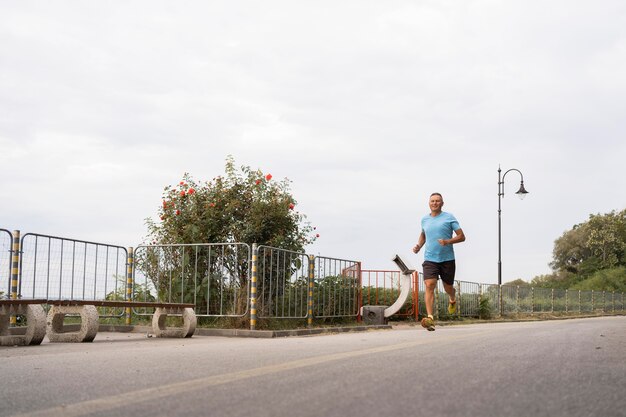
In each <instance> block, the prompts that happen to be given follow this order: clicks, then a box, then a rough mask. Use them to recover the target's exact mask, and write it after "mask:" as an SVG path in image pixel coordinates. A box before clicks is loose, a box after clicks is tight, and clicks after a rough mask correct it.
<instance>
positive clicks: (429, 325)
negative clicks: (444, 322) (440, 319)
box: [422, 317, 435, 332]
mask: <svg viewBox="0 0 626 417" xmlns="http://www.w3.org/2000/svg"><path fill="white" fill-rule="evenodd" d="M422 327H423V328H425V329H426V330H428V331H429V332H432V331H434V330H435V321H434V320H433V319H431V318H430V317H424V318H423V319H422Z"/></svg>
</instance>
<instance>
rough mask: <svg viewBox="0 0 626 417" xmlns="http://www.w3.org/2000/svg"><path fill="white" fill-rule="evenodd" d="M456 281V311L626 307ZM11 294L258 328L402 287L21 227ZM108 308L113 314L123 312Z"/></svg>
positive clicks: (274, 257)
mask: <svg viewBox="0 0 626 417" xmlns="http://www.w3.org/2000/svg"><path fill="white" fill-rule="evenodd" d="M14 246H15V248H17V249H14ZM253 251H256V253H255V254H254V253H252V252H253ZM129 254H130V257H129ZM253 257H254V259H256V272H255V273H256V275H255V278H256V280H255V281H254V291H255V292H254V294H252V287H251V282H252V281H253V280H252V278H253V265H252V260H253ZM18 260H19V262H18ZM18 263H19V274H18V272H17V269H18V268H17V266H18ZM13 264H15V268H14V267H13ZM12 275H15V277H12ZM12 278H15V279H12ZM13 286H15V288H14V289H13V288H12V287H13ZM412 286H413V288H412V291H411V294H412V297H409V299H407V301H406V303H405V305H404V306H403V308H402V309H401V310H400V311H399V313H397V314H396V316H405V317H409V316H415V318H416V319H417V318H418V316H419V315H422V316H423V315H425V314H426V311H425V305H424V303H423V302H420V300H423V299H424V290H425V288H424V283H423V279H419V274H417V273H415V274H414V277H413V280H412ZM455 287H456V291H457V299H458V304H457V306H458V308H457V311H456V313H455V316H458V317H484V318H488V317H493V316H507V315H515V314H551V313H563V314H569V313H572V314H575V313H579V314H583V313H609V312H624V311H625V310H626V308H625V307H626V306H625V298H626V297H624V293H615V292H607V291H572V290H560V289H548V288H534V287H529V286H508V285H502V286H498V285H490V284H479V283H474V282H466V281H457V282H456V283H455ZM13 290H15V292H16V296H17V297H19V298H22V297H23V298H45V299H67V300H88V299H90V300H135V301H162V302H176V303H192V304H194V305H195V310H196V314H197V315H198V316H205V317H246V316H248V315H249V316H250V322H251V328H254V327H253V324H252V323H254V324H256V318H257V317H258V318H273V319H304V318H307V319H308V323H309V324H311V323H312V319H313V318H314V317H316V318H322V319H325V318H344V317H358V316H359V312H360V307H361V306H362V305H364V304H365V305H368V304H369V305H391V304H393V303H394V302H395V300H396V299H397V298H398V296H399V294H400V290H401V289H400V272H399V271H372V270H365V271H363V270H362V269H361V264H360V262H358V261H353V260H346V259H340V258H331V257H324V256H317V257H315V256H312V255H307V254H305V253H298V252H292V251H288V250H284V249H279V248H273V247H269V246H259V247H256V245H254V246H253V248H252V249H251V248H250V246H248V245H247V244H244V243H210V244H180V245H150V246H139V247H137V249H136V251H134V252H133V251H132V248H130V250H127V249H126V248H124V247H121V246H115V245H109V244H104V243H96V242H88V241H83V240H77V239H68V238H62V237H56V236H48V235H41V234H35V233H28V234H25V235H23V236H22V237H21V240H20V235H19V231H16V232H15V233H14V234H12V233H11V232H9V231H8V230H5V229H0V292H1V294H0V297H3V298H8V297H9V296H10V293H11V292H12V291H13ZM252 300H254V311H252V309H251V303H252ZM447 307H448V297H447V296H446V294H445V292H444V290H443V285H442V283H441V282H438V285H437V288H436V291H435V314H436V315H437V316H438V317H439V318H446V317H448V316H449V314H448V312H447ZM109 311H110V314H108V315H110V316H121V315H122V314H123V312H124V310H123V309H121V308H118V309H116V310H109ZM145 312H146V310H145V309H143V310H141V311H135V313H136V314H143V313H145ZM128 314H130V313H128ZM127 319H130V316H129V315H128V316H127Z"/></svg>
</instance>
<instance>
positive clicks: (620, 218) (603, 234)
mask: <svg viewBox="0 0 626 417" xmlns="http://www.w3.org/2000/svg"><path fill="white" fill-rule="evenodd" d="M550 266H551V267H552V269H554V270H555V271H558V272H564V271H567V272H571V273H574V274H577V275H582V276H585V277H586V276H589V275H591V274H593V273H595V272H596V271H598V270H601V269H606V268H613V267H616V266H626V210H622V211H621V212H615V211H612V212H610V213H607V214H604V215H600V214H597V215H590V216H589V220H588V221H587V222H585V223H581V224H578V225H575V226H574V227H573V228H572V230H569V231H567V232H565V233H564V234H563V235H562V236H561V237H560V238H558V239H557V240H556V241H555V242H554V251H553V262H552V263H551V264H550Z"/></svg>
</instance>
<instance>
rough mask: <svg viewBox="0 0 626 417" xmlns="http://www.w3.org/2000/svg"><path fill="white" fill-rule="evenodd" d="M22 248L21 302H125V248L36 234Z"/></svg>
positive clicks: (29, 234) (26, 239)
mask: <svg viewBox="0 0 626 417" xmlns="http://www.w3.org/2000/svg"><path fill="white" fill-rule="evenodd" d="M20 246H21V252H22V253H21V256H20V280H19V290H18V293H19V294H18V297H20V298H21V297H25V298H47V299H67V300H86V299H90V300H124V299H126V258H127V256H128V252H127V250H126V248H123V247H121V246H114V245H108V244H105V243H96V242H87V241H82V240H75V239H67V238H61V237H56V236H47V235H39V234H34V233H27V234H25V235H24V236H23V237H22V240H21V245H20Z"/></svg>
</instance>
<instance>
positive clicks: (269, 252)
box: [257, 245, 309, 318]
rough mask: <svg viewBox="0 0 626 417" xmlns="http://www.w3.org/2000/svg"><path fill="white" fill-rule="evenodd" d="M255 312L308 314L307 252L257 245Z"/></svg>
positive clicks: (277, 315) (284, 315)
mask: <svg viewBox="0 0 626 417" xmlns="http://www.w3.org/2000/svg"><path fill="white" fill-rule="evenodd" d="M257 252H258V266H257V268H258V269H257V271H258V278H257V316H258V317H259V318H306V317H307V316H308V307H307V306H308V298H307V297H308V288H309V256H308V255H307V254H304V253H298V252H292V251H288V250H284V249H279V248H273V247H270V246H263V245H261V246H259V247H258V249H257Z"/></svg>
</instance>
